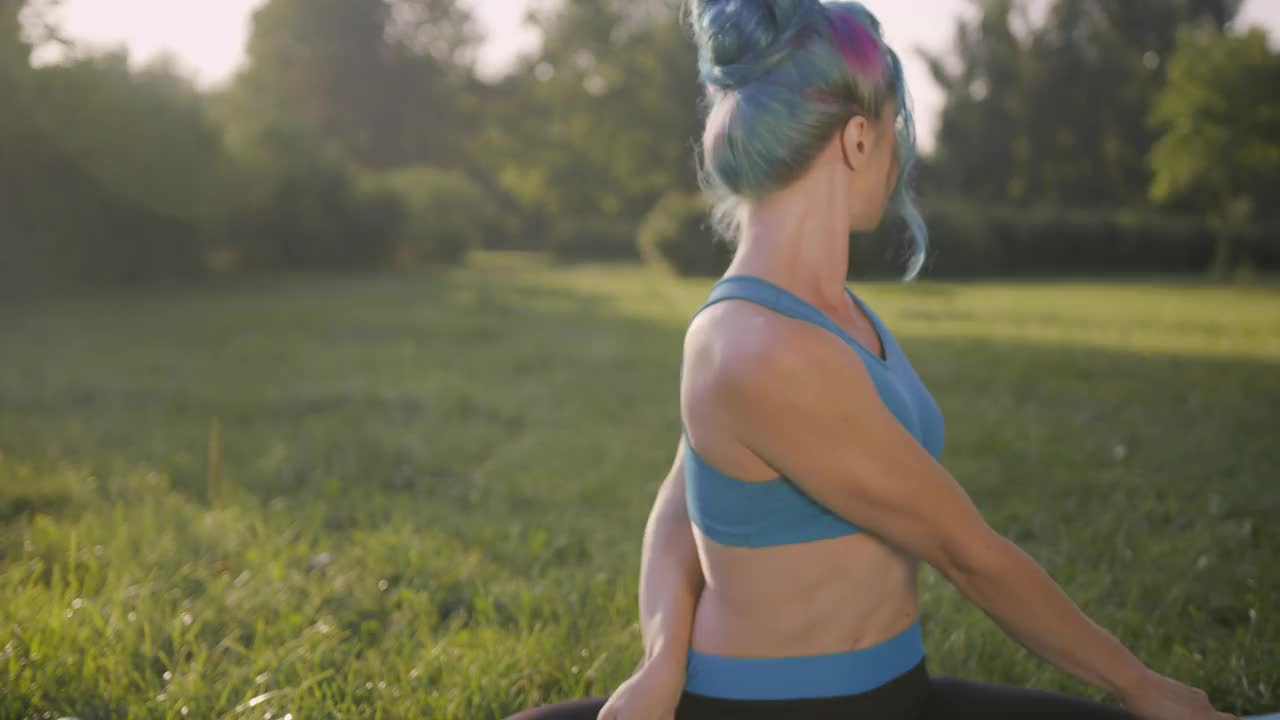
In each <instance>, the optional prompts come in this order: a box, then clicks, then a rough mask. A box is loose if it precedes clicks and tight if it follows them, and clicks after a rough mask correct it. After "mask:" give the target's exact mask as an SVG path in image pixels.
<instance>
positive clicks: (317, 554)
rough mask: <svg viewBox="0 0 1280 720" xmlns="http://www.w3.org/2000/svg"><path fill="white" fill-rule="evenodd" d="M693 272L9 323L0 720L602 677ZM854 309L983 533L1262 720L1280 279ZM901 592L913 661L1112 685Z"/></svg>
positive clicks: (1023, 287)
mask: <svg viewBox="0 0 1280 720" xmlns="http://www.w3.org/2000/svg"><path fill="white" fill-rule="evenodd" d="M710 282H711V281H710V280H676V279H670V278H666V277H663V276H660V275H657V274H654V273H652V272H650V271H648V270H645V269H643V268H640V267H636V266H616V267H603V266H599V267H597V266H579V267H575V268H555V267H550V266H546V265H544V264H543V263H542V262H541V261H538V260H535V259H530V258H527V257H522V256H519V255H504V254H480V255H477V256H476V257H475V259H474V261H473V262H472V263H471V265H470V266H469V267H468V268H466V269H461V270H450V271H442V272H437V273H422V274H418V275H413V276H389V277H380V278H345V277H321V278H294V279H288V280H285V281H276V282H270V281H266V280H263V281H255V282H245V283H240V284H237V285H235V286H233V287H224V288H212V289H201V290H193V291H190V292H185V293H180V294H171V295H160V294H156V295H135V296H131V297H123V298H115V299H94V298H85V299H79V300H67V301H61V302H56V303H42V304H38V305H30V306H22V307H15V306H9V307H2V308H0V717H6V718H7V717H29V716H30V717H49V718H57V717H61V716H63V715H69V716H74V717H77V718H80V720H90V719H92V718H107V717H147V718H150V717H155V718H172V717H181V716H182V715H184V714H185V715H186V716H187V717H199V718H206V717H207V718H224V717H226V718H239V717H243V718H251V717H252V718H266V717H268V714H270V715H269V716H270V717H271V718H274V719H277V720H278V719H279V718H282V717H287V716H288V715H287V714H292V716H293V717H295V718H304V717H305V718H310V717H322V716H323V717H329V716H343V717H357V716H359V717H415V718H423V717H430V718H466V719H468V720H469V719H472V718H493V717H498V716H502V715H505V714H507V713H511V712H513V711H515V710H517V709H521V708H524V707H527V706H530V705H534V704H539V703H542V702H547V701H551V700H559V699H565V698H572V697H581V696H586V695H599V694H605V693H607V692H609V691H610V690H611V689H612V688H613V687H614V686H615V685H616V684H617V683H618V682H620V681H621V680H622V679H624V678H625V677H626V676H627V674H628V672H629V671H630V669H631V668H632V667H633V666H634V664H635V662H636V661H637V659H638V658H639V655H640V643H639V633H638V630H637V628H636V625H635V614H636V608H635V594H636V581H637V578H636V573H637V569H638V562H639V545H640V537H641V532H642V529H643V526H644V522H645V518H646V514H647V512H648V509H649V507H650V504H651V503H652V500H653V494H654V492H655V490H656V488H657V485H658V483H659V481H660V479H661V476H662V475H663V473H665V471H666V469H667V467H668V465H669V463H670V461H671V453H672V452H673V450H674V447H675V443H676V439H677V437H678V434H679V427H680V425H679V413H678V408H677V402H676V401H677V396H676V391H677V388H676V384H677V378H678V363H679V357H680V343H681V338H682V335H683V331H684V326H685V322H686V321H687V318H688V317H689V315H690V314H691V313H692V312H693V310H694V309H695V308H696V307H697V306H698V304H699V303H700V302H701V301H702V299H703V298H704V296H705V294H706V292H707V289H708V287H709V285H710ZM854 287H855V289H856V290H857V291H858V292H859V294H860V296H861V297H863V298H864V299H865V300H866V301H867V302H868V303H869V304H870V305H871V306H872V307H873V308H875V309H876V310H877V312H878V313H879V314H880V315H881V317H882V318H884V320H885V322H886V323H887V324H888V325H889V326H890V327H891V328H892V329H893V331H894V333H895V334H896V335H897V336H898V338H899V339H900V341H901V342H902V345H903V346H904V348H905V349H906V351H907V352H908V354H909V355H910V357H911V360H912V362H913V364H914V365H915V367H916V369H917V370H918V371H919V373H920V374H921V376H922V377H923V378H924V380H925V382H926V383H928V384H929V386H930V389H931V390H932V392H933V393H934V396H935V397H936V398H937V400H938V402H939V404H940V405H941V406H942V409H943V412H944V413H945V414H946V417H947V423H948V426H947V431H948V432H947V447H946V451H945V453H944V455H943V462H944V464H946V465H947V467H948V468H950V469H951V471H952V472H953V473H954V474H955V476H956V477H957V478H958V479H959V480H960V482H961V483H962V484H964V485H965V487H966V488H967V489H968V490H969V492H970V493H971V494H972V495H973V497H974V498H975V500H976V502H977V504H978V506H979V507H980V508H981V509H982V510H983V511H984V513H985V514H986V515H987V518H988V520H989V521H990V522H991V524H992V525H993V526H994V527H995V528H996V529H997V530H999V531H1000V532H1002V533H1004V534H1005V535H1007V536H1009V537H1011V538H1012V539H1014V540H1015V541H1017V542H1018V543H1020V544H1021V545H1022V546H1023V547H1024V548H1026V549H1027V550H1028V551H1029V552H1030V553H1031V554H1032V555H1034V556H1035V557H1036V558H1037V559H1038V560H1039V561H1040V562H1041V563H1042V564H1044V565H1045V567H1046V568H1047V569H1048V570H1049V572H1050V573H1051V574H1052V575H1053V576H1054V577H1055V578H1056V579H1057V580H1058V581H1059V582H1060V583H1062V584H1063V585H1064V587H1065V588H1066V589H1067V591H1068V592H1069V593H1070V595H1071V596H1072V597H1073V598H1074V599H1075V600H1076V601H1077V602H1078V603H1079V604H1080V605H1081V606H1082V607H1083V608H1084V609H1085V610H1086V612H1088V613H1089V614H1090V615H1091V616H1092V617H1093V618H1094V619H1096V620H1097V621H1098V622H1099V623H1101V624H1102V625H1103V626H1104V627H1107V628H1109V629H1110V630H1112V631H1113V632H1114V633H1116V634H1117V635H1118V636H1119V637H1120V638H1121V640H1122V641H1124V642H1125V643H1126V644H1127V645H1128V646H1129V647H1131V648H1133V649H1134V650H1135V651H1136V652H1137V653H1138V654H1139V655H1140V656H1141V657H1142V658H1143V659H1145V660H1146V661H1147V662H1148V663H1149V664H1151V665H1152V666H1153V667H1155V668H1156V669H1158V670H1160V671H1161V672H1165V673H1167V674H1170V675H1173V676H1174V677H1177V678H1179V679H1181V680H1183V681H1184V682H1188V683H1190V684H1193V685H1197V686H1200V687H1203V688H1205V689H1206V690H1207V691H1208V692H1209V693H1210V696H1211V697H1212V698H1214V699H1215V701H1216V702H1217V703H1218V704H1219V706H1220V707H1222V708H1224V709H1227V710H1231V711H1262V710H1266V709H1275V708H1276V707H1280V532H1278V531H1277V529H1276V528H1277V527H1280V484H1278V483H1280V434H1278V433H1280V430H1278V429H1277V428H1280V287H1278V286H1276V285H1271V286H1267V287H1260V288H1247V289H1224V288H1215V287H1211V286H1205V285H1201V284H1197V283H1178V282H1168V283H1093V284H1090V283H1076V282H1062V283H1036V284H1015V283H1003V284H992V283H986V284H976V283H975V284H941V283H933V282H928V281H925V282H922V283H920V284H918V285H915V286H901V285H897V284H894V283H855V284H854ZM214 418H217V423H218V426H219V429H218V432H217V433H216V440H215V438H214V437H212V435H213V434H212V433H211V427H212V426H213V423H214ZM211 445H216V453H211V450H210V448H211ZM211 454H216V457H217V471H216V472H215V473H211V472H210V469H209V468H210V456H211ZM211 478H212V479H211ZM921 591H922V594H923V613H924V618H923V622H924V628H925V640H926V644H927V646H928V651H929V654H930V657H931V660H930V669H931V671H932V672H933V673H935V674H954V675H964V676H968V677H973V678H979V679H984V680H989V681H996V682H1007V683H1016V684H1025V685H1032V686H1037V687H1045V688H1055V689H1062V690H1068V691H1071V692H1077V693H1082V694H1088V695H1090V696H1092V697H1100V695H1098V694H1097V693H1095V692H1093V691H1092V690H1091V689H1089V688H1087V687H1085V686H1084V685H1082V684H1080V683H1078V682H1076V681H1075V680H1074V679H1072V678H1070V677H1069V676H1066V675H1064V674H1063V673H1061V672H1059V671H1057V670H1055V669H1054V668H1052V667H1051V666H1049V665H1047V664H1046V663H1044V662H1042V661H1040V660H1038V659H1037V658H1036V657H1035V656H1033V655H1031V654H1030V653H1028V652H1027V651H1026V650H1024V649H1023V648H1021V646H1019V645H1018V644H1017V643H1016V642H1014V641H1012V640H1011V639H1009V638H1007V637H1006V636H1005V635H1003V634H1002V633H1001V632H1000V631H999V629H998V628H997V627H996V625H995V624H994V623H993V622H992V621H991V620H989V619H988V618H987V617H986V616H985V615H984V614H983V613H982V612H981V611H979V610H977V609H976V608H974V607H973V606H971V605H969V604H968V603H967V602H966V601H965V600H964V599H963V598H962V597H961V596H960V595H959V594H958V593H957V592H956V591H955V590H953V589H952V588H951V587H950V586H949V585H947V584H946V583H945V581H943V580H942V579H941V578H940V577H939V576H938V575H937V574H936V573H934V572H933V571H932V570H928V569H926V571H925V572H924V573H923V574H922V580H921Z"/></svg>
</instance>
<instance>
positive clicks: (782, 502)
mask: <svg viewBox="0 0 1280 720" xmlns="http://www.w3.org/2000/svg"><path fill="white" fill-rule="evenodd" d="M845 290H846V291H848V293H849V297H850V298H852V299H853V301H854V302H855V303H857V305H858V307H860V308H862V311H863V312H864V313H866V315H867V317H868V318H870V320H871V323H872V325H873V326H874V327H875V329H876V332H877V333H878V334H879V336H880V344H881V346H883V347H884V355H885V356H884V358H881V357H880V356H879V355H876V354H874V353H872V352H871V351H870V350H868V349H867V348H866V347H864V346H863V345H862V344H861V343H859V342H858V341H857V340H854V339H853V337H851V336H850V335H849V334H848V333H847V332H845V331H844V329H842V328H841V327H840V326H839V325H837V324H836V323H835V322H834V321H833V320H832V319H831V318H829V317H827V316H826V315H825V314H823V313H822V312H821V311H820V310H818V309H817V308H815V307H814V306H813V305H810V304H809V303H807V302H805V301H804V300H802V299H801V298H800V297H799V296H797V295H795V294H794V293H792V292H790V291H788V290H786V289H784V288H782V287H780V286H778V285H775V284H774V283H771V282H769V281H768V280H765V279H764V278H761V277H758V276H755V275H731V276H729V277H726V278H723V279H721V280H720V281H719V282H717V283H716V284H715V285H714V286H713V287H712V289H711V295H710V298H709V299H708V300H707V302H706V303H705V304H703V306H702V307H700V308H698V310H697V312H695V313H694V314H693V317H697V316H698V313H700V312H702V311H703V310H705V309H706V308H708V307H710V306H712V305H714V304H716V303H718V302H721V301H723V300H730V299H735V300H748V301H750V302H753V303H756V304H758V305H763V306H765V307H767V308H769V309H771V310H773V311H775V312H778V313H781V314H783V315H787V316H789V317H792V318H795V319H797V320H803V321H805V322H810V323H813V324H814V325H817V326H819V327H821V328H825V329H826V330H829V331H831V332H833V333H835V334H836V335H837V336H839V337H840V339H842V340H844V341H845V342H846V343H848V344H849V345H850V346H851V347H853V349H854V350H855V351H856V352H857V354H858V356H859V357H860V358H861V359H862V362H863V364H864V365H865V366H866V367H867V371H868V372H869V373H870V375H871V379H872V381H873V382H874V383H875V386H876V391H877V392H878V393H879V395H880V399H881V400H882V401H883V402H884V404H885V406H886V407H887V408H888V409H889V411H890V412H892V413H893V416H894V417H896V418H897V419H898V422H900V423H902V426H903V427H905V428H906V429H907V431H908V432H910V433H911V435H912V436H913V437H915V439H916V440H917V441H918V442H919V443H920V445H921V446H922V447H924V448H925V450H927V451H928V452H929V453H930V454H931V455H933V456H934V457H935V458H937V457H938V456H939V455H940V454H941V453H942V445H943V420H942V412H941V410H939V409H938V405H937V403H935V402H934V400H933V396H931V395H930V394H929V391H928V390H927V389H926V388H925V386H924V383H923V382H921V381H920V377H919V376H918V375H916V372H915V369H913V368H912V367H911V363H909V362H907V356H906V354H904V353H903V352H902V348H901V347H899V346H898V342H897V340H895V339H894V337H893V335H892V334H891V333H890V332H889V329H888V328H886V327H885V326H884V323H883V322H881V321H880V318H879V317H878V316H877V315H876V314H875V313H874V312H872V311H871V309H870V308H869V307H867V306H866V305H864V304H863V303H862V301H861V300H859V299H858V296H857V295H855V294H854V293H853V291H852V290H849V288H848V287H846V288H845ZM693 317H691V318H690V320H689V321H690V323H692V322H693ZM683 442H684V445H685V458H686V462H685V463H684V480H685V501H686V504H687V506H688V512H689V519H690V520H692V521H693V523H694V524H695V525H696V526H697V527H698V529H699V530H701V531H702V533H703V534H704V535H706V536H707V537H709V538H711V539H712V540H715V541H716V542H718V543H721V544H723V545H736V546H740V547H768V546H772V545H789V544H792V543H801V542H811V541H814V540H825V539H828V538H834V537H840V536H843V535H852V534H854V533H858V532H862V529H861V528H859V527H858V526H857V525H854V524H853V523H851V522H849V521H848V520H845V519H844V518H842V517H840V516H839V515H836V514H835V513H833V512H831V511H830V510H828V509H827V508H825V507H823V506H822V505H819V504H818V502H817V501H815V500H814V499H813V498H811V497H809V496H808V495H806V494H805V493H804V491H802V490H801V489H800V488H799V487H797V486H796V485H795V483H793V482H791V481H790V480H789V479H787V478H786V477H784V476H778V477H776V478H774V479H772V480H767V481H764V482H747V481H745V480H739V479H738V478H735V477H731V476H729V475H726V474H725V473H723V472H720V471H719V470H717V469H716V468H714V467H712V466H711V465H710V464H709V463H707V462H706V461H705V460H703V459H702V458H701V457H699V456H698V453H697V452H696V451H694V449H693V445H692V444H691V443H690V442H689V435H688V433H687V432H686V433H684V435H683Z"/></svg>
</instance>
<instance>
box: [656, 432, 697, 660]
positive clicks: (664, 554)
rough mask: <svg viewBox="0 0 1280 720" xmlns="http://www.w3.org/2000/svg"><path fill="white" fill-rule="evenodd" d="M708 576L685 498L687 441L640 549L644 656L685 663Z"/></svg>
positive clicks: (679, 448)
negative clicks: (694, 541) (697, 607)
mask: <svg viewBox="0 0 1280 720" xmlns="http://www.w3.org/2000/svg"><path fill="white" fill-rule="evenodd" d="M704 584H705V580H704V578H703V576H702V566H701V565H700V564H699V562H698V550H697V547H696V546H695V545H694V543H693V529H692V528H691V527H690V525H689V513H688V509H687V508H686V507H685V498H684V442H683V436H681V442H680V443H678V444H677V446H676V456H675V461H674V462H673V463H672V465H671V470H670V472H668V473H667V477H666V479H664V480H663V481H662V486H661V487H659V488H658V495H657V498H656V499H655V500H654V503H653V509H652V510H651V511H650V512H649V521H648V522H647V523H646V525H645V529H644V541H643V544H642V546H641V550H640V632H641V635H643V637H644V662H646V663H647V662H650V661H653V660H655V659H659V660H666V659H670V660H671V661H673V662H675V663H678V664H679V665H681V666H682V667H683V665H684V662H685V660H686V657H687V655H686V652H687V650H688V648H689V638H690V635H691V634H692V632H693V611H694V608H695V607H696V606H697V604H698V597H699V596H700V595H701V594H702V588H703V585H704Z"/></svg>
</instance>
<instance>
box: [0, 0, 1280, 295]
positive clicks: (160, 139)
mask: <svg viewBox="0 0 1280 720" xmlns="http://www.w3.org/2000/svg"><path fill="white" fill-rule="evenodd" d="M973 1H974V2H975V10H976V12H975V13H974V14H973V18H972V19H969V20H962V21H960V22H958V24H957V27H956V29H955V34H954V40H953V42H952V45H951V47H950V48H949V49H948V50H947V51H946V52H945V53H939V54H936V55H932V56H929V57H928V58H927V59H928V62H929V66H930V69H931V72H932V75H933V77H934V80H935V81H936V82H937V83H939V84H940V86H941V87H942V88H943V90H944V92H945V98H946V100H945V106H944V110H943V114H942V119H941V120H942V122H941V130H940V133H939V137H938V142H937V150H936V152H935V153H934V154H933V156H932V157H929V158H926V159H925V160H924V162H923V163H922V170H921V173H920V177H919V181H918V192H919V194H920V195H921V197H922V201H923V203H922V204H923V205H924V207H925V209H926V213H927V214H928V215H929V218H930V220H931V223H932V224H933V226H934V246H935V248H937V258H936V265H935V266H933V269H934V270H936V273H935V274H940V275H949V274H950V275H967V274H1002V273H1003V274H1019V273H1024V272H1036V273H1047V274H1053V273H1055V272H1073V271H1078V272H1090V273H1094V272H1105V271H1107V270H1109V269H1111V270H1118V271H1125V272H1143V271H1164V270H1169V271H1203V270H1206V269H1214V270H1215V271H1216V272H1218V273H1225V272H1229V271H1231V270H1233V269H1235V268H1238V267H1240V266H1242V265H1244V266H1249V265H1253V266H1257V267H1262V268H1274V267H1275V266H1276V265H1280V258H1278V257H1277V255H1278V254H1280V252H1278V251H1277V242H1278V240H1277V233H1276V232H1274V228H1275V225H1274V223H1275V221H1276V212H1277V211H1276V209H1275V203H1274V202H1268V199H1269V198H1274V197H1276V193H1275V191H1276V189H1277V187H1278V186H1280V182H1278V178H1280V157H1278V156H1280V98H1278V97H1277V95H1278V93H1277V91H1276V90H1275V88H1278V87H1280V60H1278V59H1277V57H1278V56H1277V54H1276V53H1274V52H1273V51H1271V50H1270V48H1269V46H1268V43H1267V38H1266V37H1265V35H1263V34H1262V33H1261V32H1260V31H1255V32H1251V33H1248V34H1242V33H1238V32H1234V31H1232V30H1231V25H1230V23H1231V20H1232V18H1233V17H1234V15H1235V13H1236V11H1237V10H1238V6H1239V0H1133V1H1132V2H1125V3H1114V2H1109V1H1108V0H1054V1H1053V2H1052V3H1051V4H1050V5H1049V6H1048V9H1047V11H1046V12H1045V14H1044V15H1043V16H1042V17H1033V16H1032V15H1031V13H1030V9H1031V8H1030V6H1029V5H1027V4H1026V3H1022V2H1018V1H1017V0H973ZM56 6H57V0H0V98H5V99H6V100H3V101H2V102H4V103H5V104H6V105H7V107H5V109H4V111H3V112H0V288H3V289H0V293H4V292H5V290H10V291H22V290H23V289H36V290H39V289H58V288H64V287H73V286H109V285H136V284H157V283H174V282H189V281H190V280H192V279H195V278H198V277H201V276H203V275H206V274H208V273H211V272H258V271H305V270H344V271H347V270H353V269H374V268H385V267H395V266H409V265H414V264H422V263H451V262H461V261H463V260H464V259H465V257H466V253H467V251H468V250H469V249H471V248H520V249H530V250H546V251H550V252H552V253H555V254H556V255H557V256H559V257H563V258H624V259H638V258H641V257H643V258H646V259H654V260H655V261H657V260H662V261H664V262H665V263H666V264H668V265H670V266H672V267H674V268H675V269H677V270H678V271H683V272H715V270H716V268H718V267H722V266H723V263H724V262H726V257H727V254H726V253H725V252H724V251H723V249H722V248H720V249H717V248H716V247H715V246H714V245H713V244H712V243H711V235H710V231H709V230H708V229H707V227H706V224H705V223H704V222H703V221H702V212H703V208H702V206H701V205H700V203H699V202H698V200H697V198H696V187H697V185H696V175H695V169H694V160H693V153H694V142H695V138H696V137H697V135H698V134H699V130H700V126H701V111H700V109H699V103H698V100H699V91H700V88H699V84H698V78H697V74H696V64H695V62H694V48H693V47H692V45H691V42H690V40H689V34H688V32H687V30H686V29H685V28H684V27H683V26H682V25H681V22H680V19H681V8H680V2H679V1H678V0H563V2H560V3H557V4H550V5H544V6H541V7H540V9H539V10H537V11H536V12H531V13H530V17H529V18H528V21H529V22H531V23H533V24H534V25H536V27H537V29H538V31H539V32H540V34H541V36H542V43H541V46H540V47H539V48H538V49H537V50H536V51H532V52H529V53H527V54H525V55H524V56H522V57H520V58H518V59H517V60H516V62H515V64H514V66H513V67H512V69H511V70H510V72H508V73H507V74H506V75H504V76H503V77H502V78H499V79H497V80H486V79H483V78H481V77H480V75H479V73H478V71H477V67H476V56H477V50H478V48H479V46H480V44H481V42H482V41H483V39H484V38H483V35H482V33H481V31H480V28H479V25H478V23H477V21H476V19H475V17H474V16H473V15H472V13H471V12H470V11H469V10H468V9H467V6H465V5H463V4H461V3H459V2H457V1H456V0H268V1H267V2H266V3H265V4H263V5H262V6H261V7H260V8H259V9H258V10H257V11H256V12H255V13H254V15H253V18H252V31H251V34H250V39H249V41H248V46H247V59H246V62H245V64H244V66H243V67H242V68H241V69H240V71H239V72H238V73H237V74H236V75H235V76H234V78H233V79H232V80H231V81H230V82H229V83H227V84H226V85H225V86H224V87H221V88H218V89H216V90H212V91H201V90H199V89H197V88H196V87H195V86H194V85H193V84H192V82H191V81H190V79H189V78H187V77H185V76H184V74H183V72H182V71H181V69H180V68H179V67H178V66H177V65H176V64H175V63H174V62H173V61H172V60H167V59H163V58H162V59H159V60H156V61H154V62H152V63H150V64H148V65H146V66H143V67H136V66H134V65H131V64H130V62H129V59H128V57H127V55H126V54H125V53H124V52H123V51H113V52H106V53H86V52H84V51H80V50H78V49H77V48H75V47H74V45H73V44H70V43H67V41H66V40H64V39H63V38H61V36H60V33H59V32H58V28H57V27H56V24H55V23H53V22H52V21H51V18H53V17H55V13H54V12H53V11H54V10H55V9H56ZM890 33H891V35H892V28H890ZM49 44H62V45H64V46H65V47H66V50H67V52H66V53H65V54H66V55H67V58H66V59H65V60H64V61H62V62H59V63H57V64H52V65H43V66H40V67H33V65H32V63H31V57H32V53H33V52H34V50H35V49H37V48H40V47H42V46H45V45H49ZM899 50H900V52H912V51H913V50H912V49H910V48H899ZM897 236H898V233H897V230H896V229H895V228H893V227H892V226H890V227H886V228H884V229H882V232H881V233H879V234H878V235H876V236H873V237H871V238H855V239H854V242H855V244H856V245H857V251H856V252H855V253H853V262H854V263H855V264H860V267H861V268H862V269H866V270H868V271H872V272H883V273H896V272H900V270H901V266H900V263H899V258H897V257H895V256H894V255H893V251H894V250H897V249H899V243H898V242H897ZM1049 238H1051V239H1049ZM901 247H902V248H905V245H901Z"/></svg>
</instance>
